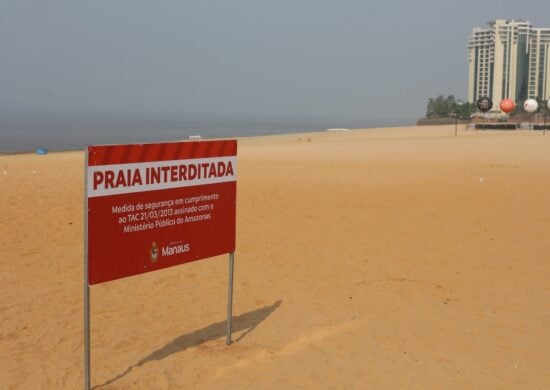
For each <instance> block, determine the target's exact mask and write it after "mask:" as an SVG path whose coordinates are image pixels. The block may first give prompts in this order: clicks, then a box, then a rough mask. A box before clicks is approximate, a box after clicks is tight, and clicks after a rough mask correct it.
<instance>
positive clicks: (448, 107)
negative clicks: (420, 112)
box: [426, 95, 476, 119]
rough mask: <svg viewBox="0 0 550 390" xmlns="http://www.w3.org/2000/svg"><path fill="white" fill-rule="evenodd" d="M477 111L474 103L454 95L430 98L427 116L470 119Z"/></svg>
mask: <svg viewBox="0 0 550 390" xmlns="http://www.w3.org/2000/svg"><path fill="white" fill-rule="evenodd" d="M475 111H476V106H475V104H474V103H469V102H463V101H461V100H457V99H456V98H455V97H454V95H449V96H447V97H445V96H444V95H439V96H438V97H436V98H435V99H434V98H430V99H428V107H427V110H426V118H448V117H453V118H454V117H457V118H459V119H468V118H470V115H472V114H473V113H474V112H475Z"/></svg>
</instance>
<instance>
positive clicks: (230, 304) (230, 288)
mask: <svg viewBox="0 0 550 390" xmlns="http://www.w3.org/2000/svg"><path fill="white" fill-rule="evenodd" d="M234 268H235V252H231V253H230V254H229V283H228V291H227V337H226V340H225V343H226V344H227V345H230V344H231V321H232V317H233V269H234Z"/></svg>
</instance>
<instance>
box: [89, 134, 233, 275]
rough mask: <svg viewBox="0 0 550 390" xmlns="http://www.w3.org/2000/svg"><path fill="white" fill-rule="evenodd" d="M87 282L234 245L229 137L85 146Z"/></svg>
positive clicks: (175, 262) (216, 252)
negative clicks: (86, 147)
mask: <svg viewBox="0 0 550 390" xmlns="http://www.w3.org/2000/svg"><path fill="white" fill-rule="evenodd" d="M87 159H88V163H87V183H86V195H87V206H88V213H87V218H88V221H87V232H88V237H87V239H88V246H87V250H88V284H89V285H93V284H98V283H102V282H107V281H110V280H115V279H120V278H124V277H127V276H132V275H137V274H142V273H145V272H150V271H154V270H157V269H162V268H167V267H171V266H174V265H178V264H183V263H188V262H191V261H195V260H200V259H204V258H207V257H212V256H217V255H220V254H224V253H230V252H234V250H235V224H236V186H237V141H235V140H228V141H196V142H174V143H158V144H136V145H109V146H89V147H88V149H87Z"/></svg>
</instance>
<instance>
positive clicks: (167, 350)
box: [92, 300, 282, 389]
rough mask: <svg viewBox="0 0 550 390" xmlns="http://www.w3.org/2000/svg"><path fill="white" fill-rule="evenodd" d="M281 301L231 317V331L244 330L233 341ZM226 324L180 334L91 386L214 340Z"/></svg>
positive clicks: (247, 332)
mask: <svg viewBox="0 0 550 390" xmlns="http://www.w3.org/2000/svg"><path fill="white" fill-rule="evenodd" d="M281 303H282V301H281V300H278V301H276V302H275V303H273V304H272V305H270V306H266V307H263V308H261V309H257V310H254V311H251V312H248V313H244V314H241V315H239V316H234V317H233V326H232V329H233V333H235V332H239V331H242V330H244V332H243V333H242V334H241V335H240V336H239V337H238V338H237V339H236V340H235V341H234V342H235V343H237V342H239V341H240V340H242V339H243V338H244V337H245V336H246V335H247V334H249V333H250V332H252V331H253V330H254V329H255V328H256V327H257V326H258V325H259V324H260V323H261V322H262V321H264V320H265V319H266V318H267V317H269V316H270V315H271V313H273V312H274V311H275V310H276V309H277V308H278V307H279V306H280V305H281ZM226 326H227V321H226V320H224V321H220V322H216V323H214V324H212V325H209V326H207V327H205V328H202V329H199V330H196V331H195V332H192V333H187V334H184V335H181V336H178V337H176V338H175V339H174V340H172V341H170V342H169V343H168V344H166V345H165V346H163V347H161V348H159V349H157V350H156V351H154V352H152V353H151V354H149V355H147V356H146V357H144V358H143V359H141V360H140V361H139V362H137V363H136V364H135V365H133V366H131V367H128V368H127V369H126V371H124V372H123V373H122V374H119V375H117V376H116V377H114V378H113V379H110V380H108V381H107V382H105V383H103V384H101V385H96V386H93V387H92V388H93V389H98V388H101V387H103V386H107V385H110V384H111V383H113V382H115V381H117V380H119V379H120V378H122V377H124V376H126V375H128V374H129V373H130V372H131V371H132V369H134V368H136V367H141V366H143V365H144V364H145V363H147V362H151V361H154V360H162V359H165V358H167V357H169V356H170V355H173V354H175V353H179V352H183V351H185V350H186V349H187V348H189V347H195V346H197V345H200V344H203V343H205V342H207V341H212V340H216V339H219V338H222V337H225V336H226Z"/></svg>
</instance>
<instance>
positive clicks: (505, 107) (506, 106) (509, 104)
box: [500, 99, 516, 114]
mask: <svg viewBox="0 0 550 390" xmlns="http://www.w3.org/2000/svg"><path fill="white" fill-rule="evenodd" d="M514 108H516V103H514V101H513V100H512V99H504V100H502V101H501V102H500V109H501V111H504V112H505V113H507V114H508V113H509V112H512V111H514Z"/></svg>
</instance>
